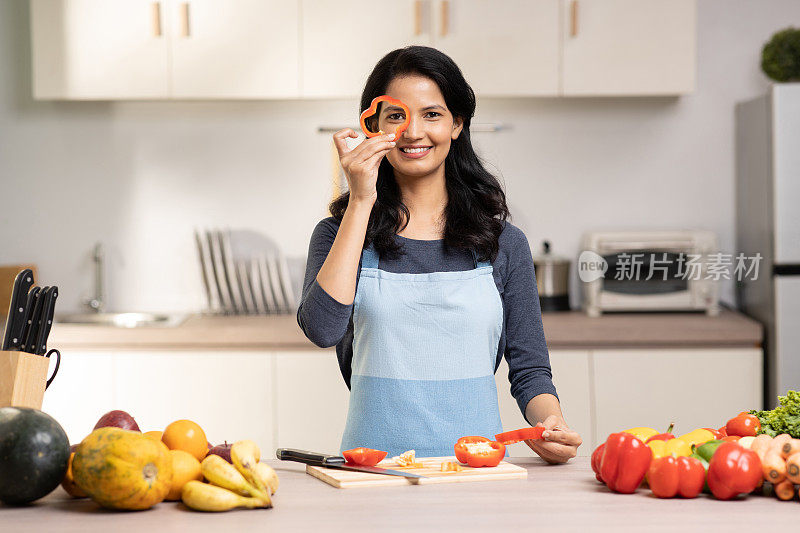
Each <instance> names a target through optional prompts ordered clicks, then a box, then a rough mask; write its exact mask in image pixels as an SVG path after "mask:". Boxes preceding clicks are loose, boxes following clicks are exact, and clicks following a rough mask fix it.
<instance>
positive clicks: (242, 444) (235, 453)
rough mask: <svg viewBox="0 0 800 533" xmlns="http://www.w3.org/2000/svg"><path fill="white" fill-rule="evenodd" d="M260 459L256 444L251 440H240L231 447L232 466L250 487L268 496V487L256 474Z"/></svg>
mask: <svg viewBox="0 0 800 533" xmlns="http://www.w3.org/2000/svg"><path fill="white" fill-rule="evenodd" d="M260 459H261V451H260V450H259V449H258V446H256V443H255V442H253V441H251V440H240V441H238V442H235V443H234V444H233V446H231V460H232V461H233V466H235V467H236V469H237V470H238V471H239V472H240V473H241V474H242V475H243V476H244V478H245V479H246V480H247V481H248V482H249V483H250V484H251V485H253V486H255V487H256V488H257V489H258V490H260V491H261V492H263V493H266V494H269V493H270V489H269V487H268V486H267V484H266V483H265V482H264V481H263V480H262V479H261V478H260V477H259V476H258V475H257V473H256V472H257V471H256V465H257V464H258V461H259V460H260Z"/></svg>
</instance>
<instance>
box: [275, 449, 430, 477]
mask: <svg viewBox="0 0 800 533" xmlns="http://www.w3.org/2000/svg"><path fill="white" fill-rule="evenodd" d="M275 455H276V456H277V457H278V459H280V460H281V461H294V462H296V463H304V464H307V465H311V466H323V467H325V468H338V469H339V470H351V471H353V472H367V473H369V474H384V475H390V476H403V477H407V478H411V479H425V476H420V475H418V474H412V473H411V472H402V471H400V470H390V469H388V468H379V467H377V466H360V465H354V464H348V463H347V461H346V460H345V458H344V457H341V456H338V455H327V454H324V453H317V452H307V451H305V450H295V449H293V448H278V449H277V450H275Z"/></svg>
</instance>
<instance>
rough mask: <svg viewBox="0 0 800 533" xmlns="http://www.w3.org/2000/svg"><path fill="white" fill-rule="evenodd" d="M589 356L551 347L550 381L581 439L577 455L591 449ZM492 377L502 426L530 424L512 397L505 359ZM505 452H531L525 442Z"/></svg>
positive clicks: (507, 428) (524, 454) (523, 454)
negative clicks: (551, 373) (551, 380)
mask: <svg viewBox="0 0 800 533" xmlns="http://www.w3.org/2000/svg"><path fill="white" fill-rule="evenodd" d="M589 356H590V352H589V351H588V350H550V367H551V369H552V372H553V384H554V385H555V386H556V391H557V392H558V396H559V398H560V401H561V410H562V412H563V413H564V419H565V420H566V421H567V423H568V424H569V425H570V427H571V428H572V429H574V430H575V431H577V432H578V433H580V435H581V438H582V439H583V445H582V446H581V447H580V448H578V455H590V454H591V453H592V450H593V449H594V443H593V441H592V397H591V390H592V387H591V383H590V379H591V377H590V364H589ZM495 380H496V382H497V395H498V403H499V406H500V418H501V420H502V421H503V429H504V430H505V431H510V430H512V429H519V428H523V427H527V426H529V425H530V424H529V423H528V422H527V421H526V420H525V417H523V416H522V412H521V411H520V409H519V406H518V405H517V401H516V400H515V399H514V397H513V396H511V385H510V384H509V381H508V364H507V363H506V361H505V359H503V361H502V363H500V367H499V368H498V369H497V373H496V374H495ZM487 436H488V435H487ZM508 453H509V455H510V456H511V457H530V456H531V455H533V454H534V452H533V451H532V450H531V449H530V448H529V447H528V445H527V444H525V443H524V442H521V443H518V444H513V445H511V446H509V447H508Z"/></svg>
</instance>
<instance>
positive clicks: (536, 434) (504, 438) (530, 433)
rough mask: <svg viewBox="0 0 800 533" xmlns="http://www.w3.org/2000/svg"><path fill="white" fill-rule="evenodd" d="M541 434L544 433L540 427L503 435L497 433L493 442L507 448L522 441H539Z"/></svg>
mask: <svg viewBox="0 0 800 533" xmlns="http://www.w3.org/2000/svg"><path fill="white" fill-rule="evenodd" d="M542 433H544V428H543V427H541V426H539V427H530V428H522V429H515V430H513V431H506V432H505V433H498V434H497V435H495V436H494V440H496V441H498V442H502V443H503V444H505V445H506V446H508V445H509V444H515V443H517V442H521V441H523V440H536V439H541V438H542Z"/></svg>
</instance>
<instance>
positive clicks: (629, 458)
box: [600, 432, 653, 494]
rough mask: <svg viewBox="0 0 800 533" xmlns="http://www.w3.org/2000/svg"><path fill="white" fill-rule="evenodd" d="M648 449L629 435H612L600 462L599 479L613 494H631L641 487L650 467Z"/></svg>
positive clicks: (650, 452) (649, 452)
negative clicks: (600, 478) (601, 479)
mask: <svg viewBox="0 0 800 533" xmlns="http://www.w3.org/2000/svg"><path fill="white" fill-rule="evenodd" d="M652 455H653V452H652V451H651V450H650V447H648V446H647V444H645V443H644V442H642V441H641V439H639V438H638V437H636V436H635V435H631V434H630V433H625V432H621V433H612V434H611V435H609V436H608V439H607V440H606V445H605V449H604V450H603V458H602V459H601V460H600V477H602V478H603V482H605V484H606V485H607V486H608V488H610V489H611V490H613V491H614V492H621V493H622V494H631V493H632V492H634V491H635V490H636V489H637V488H638V487H639V485H641V483H642V480H643V479H644V475H645V474H646V473H647V469H648V467H649V466H650V459H651V458H652Z"/></svg>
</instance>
